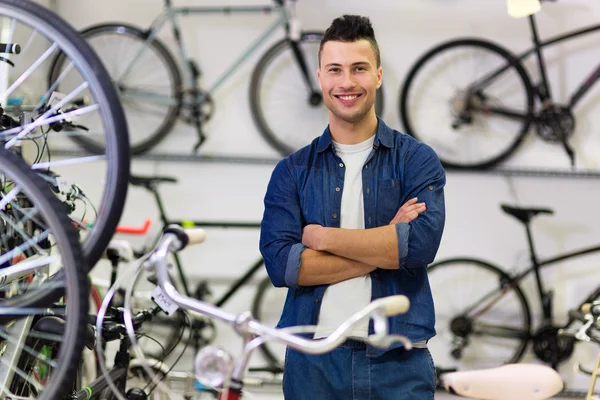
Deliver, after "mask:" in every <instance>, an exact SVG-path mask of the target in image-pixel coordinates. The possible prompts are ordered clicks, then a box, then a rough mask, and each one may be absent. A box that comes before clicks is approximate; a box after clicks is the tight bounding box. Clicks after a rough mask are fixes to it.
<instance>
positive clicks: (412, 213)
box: [390, 197, 427, 225]
mask: <svg viewBox="0 0 600 400" xmlns="http://www.w3.org/2000/svg"><path fill="white" fill-rule="evenodd" d="M418 200H419V199H418V198H416V197H414V198H412V199H410V200H408V201H407V202H406V203H404V204H403V205H402V207H400V209H398V212H397V213H396V216H394V218H393V219H392V220H391V221H390V225H393V224H398V223H400V222H410V221H412V220H414V219H416V218H417V217H418V216H419V214H421V213H422V212H424V211H425V210H426V209H427V207H426V206H425V203H417V201H418Z"/></svg>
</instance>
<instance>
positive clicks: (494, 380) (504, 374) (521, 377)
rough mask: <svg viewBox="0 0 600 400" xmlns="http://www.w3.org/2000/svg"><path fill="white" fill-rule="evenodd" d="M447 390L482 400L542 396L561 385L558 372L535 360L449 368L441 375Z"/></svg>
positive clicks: (537, 398) (539, 398) (524, 399)
mask: <svg viewBox="0 0 600 400" xmlns="http://www.w3.org/2000/svg"><path fill="white" fill-rule="evenodd" d="M442 381H443V382H442V383H443V386H444V387H445V388H446V390H447V391H448V392H450V393H453V394H457V395H459V396H463V397H469V398H473V399H482V400H542V399H549V398H550V397H552V396H554V395H555V394H557V393H558V392H560V391H561V390H562V389H563V382H562V378H561V376H560V375H559V374H558V373H557V372H556V371H555V370H553V369H552V368H550V367H547V366H545V365H538V364H507V365H503V366H502V367H497V368H489V369H481V370H474V371H461V372H451V373H449V374H446V375H444V376H443V377H442Z"/></svg>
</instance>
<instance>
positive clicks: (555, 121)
mask: <svg viewBox="0 0 600 400" xmlns="http://www.w3.org/2000/svg"><path fill="white" fill-rule="evenodd" d="M561 131H562V132H561ZM574 132H575V117H574V116H573V113H571V110H569V109H568V108H567V107H564V106H551V107H549V108H546V109H544V110H542V112H541V113H540V115H539V116H538V119H537V133H538V135H539V136H540V137H541V138H542V139H543V140H545V141H547V142H562V141H563V139H562V138H563V136H564V138H565V140H567V139H569V138H570V137H571V136H573V133H574Z"/></svg>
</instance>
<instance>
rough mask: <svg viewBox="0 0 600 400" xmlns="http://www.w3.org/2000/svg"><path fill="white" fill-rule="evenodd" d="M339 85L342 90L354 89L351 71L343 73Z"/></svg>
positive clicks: (354, 84) (354, 82)
mask: <svg viewBox="0 0 600 400" xmlns="http://www.w3.org/2000/svg"><path fill="white" fill-rule="evenodd" d="M340 87H341V88H342V89H344V90H350V89H354V88H355V87H356V80H355V79H354V76H353V75H352V73H351V72H346V73H344V75H343V77H342V81H341V82H340Z"/></svg>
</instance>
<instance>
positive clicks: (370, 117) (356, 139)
mask: <svg viewBox="0 0 600 400" xmlns="http://www.w3.org/2000/svg"><path fill="white" fill-rule="evenodd" d="M376 131H377V116H376V115H375V112H370V113H368V114H367V115H366V116H365V118H363V119H362V120H360V121H358V122H355V123H351V122H346V121H343V120H341V119H339V118H337V117H334V118H330V119H329V132H330V133H331V138H332V139H333V140H334V141H335V142H337V143H341V144H358V143H362V142H364V141H365V140H367V139H368V138H370V137H371V136H373V135H374V134H375V132H376Z"/></svg>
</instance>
